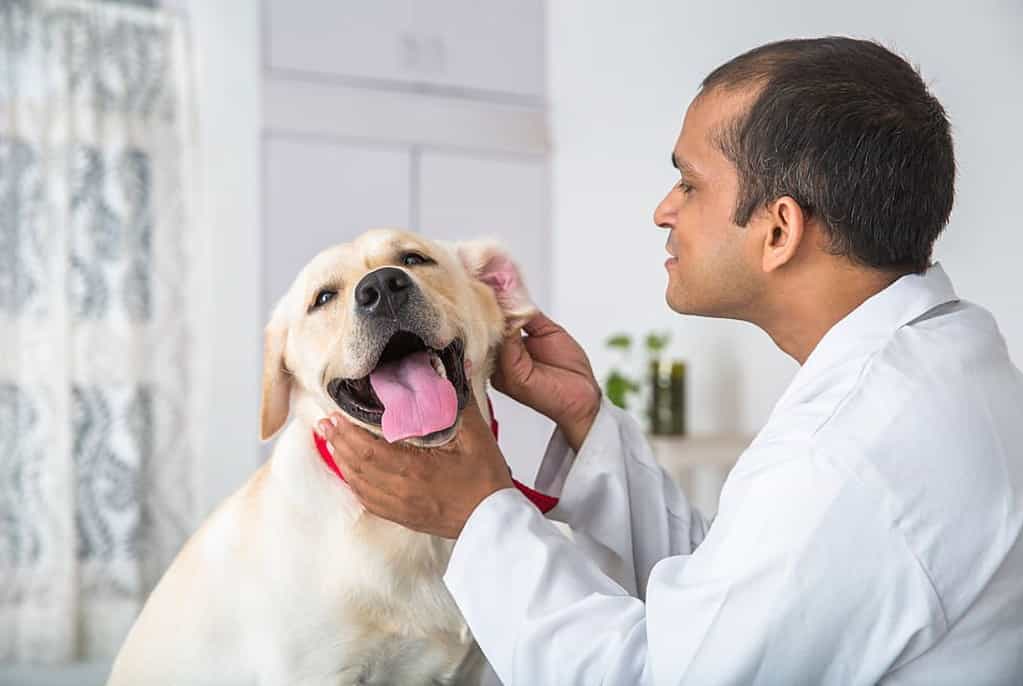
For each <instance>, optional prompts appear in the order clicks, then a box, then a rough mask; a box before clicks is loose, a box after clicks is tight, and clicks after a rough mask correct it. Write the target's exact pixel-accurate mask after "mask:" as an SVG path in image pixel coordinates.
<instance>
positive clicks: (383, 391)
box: [260, 230, 535, 446]
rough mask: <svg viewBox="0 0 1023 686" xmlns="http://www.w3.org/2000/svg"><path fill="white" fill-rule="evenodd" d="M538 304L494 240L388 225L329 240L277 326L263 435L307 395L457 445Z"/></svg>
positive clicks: (287, 299) (317, 406) (276, 317)
mask: <svg viewBox="0 0 1023 686" xmlns="http://www.w3.org/2000/svg"><path fill="white" fill-rule="evenodd" d="M533 312H535V308H534V307H533V304H532V302H531V301H530V299H529V295H528V293H527V292H526V289H525V286H524V285H523V283H522V279H521V276H520V274H519V271H518V269H517V268H516V266H515V264H514V263H513V262H512V261H511V259H510V258H509V257H508V255H507V254H506V253H505V252H504V251H503V250H502V249H501V248H499V247H498V246H497V245H496V244H494V243H490V242H467V243H457V244H446V243H439V242H436V241H430V240H427V239H425V238H423V237H422V236H418V235H415V234H412V233H408V232H405V231H397V230H376V231H370V232H368V233H366V234H363V235H362V236H360V237H359V238H358V239H356V240H355V241H353V242H351V243H346V244H343V245H338V246H334V247H332V248H328V249H327V250H324V251H323V252H321V253H320V254H319V255H317V256H316V257H315V258H313V260H312V261H311V262H310V263H309V264H308V265H306V267H305V268H304V269H303V270H302V271H301V273H300V274H299V275H298V278H296V280H295V282H294V283H293V284H292V286H291V288H290V289H289V290H288V292H287V294H286V295H285V296H284V297H283V298H282V299H281V301H280V302H279V303H278V305H277V307H276V309H275V310H274V313H273V316H272V318H271V321H270V324H269V325H268V326H267V328H266V348H265V358H264V369H263V402H262V420H261V430H260V433H261V436H262V438H263V439H267V438H269V437H270V436H272V435H273V434H275V433H276V432H277V431H278V430H279V429H280V428H281V426H283V425H284V423H285V421H286V420H287V418H288V414H289V409H290V407H291V404H292V403H293V402H297V401H299V400H301V401H302V402H303V405H304V406H306V407H308V408H309V410H308V414H309V415H313V414H318V416H321V417H322V416H325V415H326V414H327V413H328V412H330V411H333V410H335V409H340V411H341V412H343V413H344V414H345V415H347V416H348V417H349V418H350V419H352V420H354V421H355V422H356V423H358V424H360V425H362V426H363V427H365V428H367V429H369V430H370V431H373V432H375V433H378V434H381V435H384V436H385V437H386V438H387V439H388V440H390V441H395V440H408V441H409V442H411V443H413V444H416V445H422V446H435V445H441V444H443V443H446V442H447V441H449V440H451V438H452V437H453V436H454V434H455V431H456V429H457V423H458V417H459V415H460V414H461V411H462V409H464V408H465V406H466V403H467V402H468V400H469V397H470V393H471V392H472V391H473V390H475V393H476V394H481V393H482V391H483V388H484V386H483V384H484V383H485V380H486V378H487V377H488V376H489V374H490V371H491V366H492V363H493V352H494V350H496V346H497V344H498V343H499V342H500V340H501V338H502V337H503V335H504V334H505V333H507V332H509V331H511V330H514V329H516V328H518V327H520V326H521V325H522V324H523V323H525V321H527V320H528V319H529V317H530V316H532V314H533ZM477 401H480V402H484V401H483V400H482V399H481V398H477ZM309 419H310V421H315V419H316V417H312V416H310V417H309Z"/></svg>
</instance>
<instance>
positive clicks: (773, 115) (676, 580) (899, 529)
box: [323, 38, 1023, 686]
mask: <svg viewBox="0 0 1023 686" xmlns="http://www.w3.org/2000/svg"><path fill="white" fill-rule="evenodd" d="M672 161H673V164H674V165H675V166H676V167H677V168H678V170H679V172H680V174H681V176H680V179H679V182H678V184H677V185H676V186H675V187H674V188H672V189H671V191H670V192H669V193H668V195H667V196H666V197H665V198H664V200H663V201H662V202H661V204H660V205H659V206H658V208H657V210H656V212H655V214H654V221H655V223H656V224H657V225H658V226H660V227H662V228H665V229H667V230H669V232H670V233H669V236H668V242H667V249H668V252H669V253H670V254H671V259H669V260H668V262H667V264H666V267H667V272H668V286H667V301H668V304H669V305H670V306H671V308H672V309H673V310H675V311H677V312H680V313H684V314H697V315H704V316H714V317H729V318H734V319H742V320H746V321H749V322H752V323H754V324H756V325H758V326H760V327H761V328H762V329H764V330H765V331H766V332H767V333H768V334H769V335H770V336H771V337H772V339H773V340H774V341H775V343H776V344H777V345H778V346H779V347H780V348H781V349H782V350H784V351H785V352H786V353H788V354H789V355H791V356H792V357H793V358H795V359H796V360H797V361H798V362H799V363H800V364H801V369H800V370H799V372H798V373H797V374H796V377H795V379H794V380H793V381H792V384H791V385H790V386H789V388H788V389H787V390H786V392H785V393H784V395H783V396H782V398H781V399H780V400H779V401H778V404H777V406H776V407H775V409H774V411H773V413H772V414H771V417H770V419H769V420H768V422H767V425H766V426H765V427H764V428H763V430H762V431H761V432H760V434H759V435H758V436H757V438H756V439H755V440H754V441H753V444H752V445H751V446H750V447H749V449H747V450H746V451H745V452H744V453H743V455H742V456H741V457H740V459H739V461H738V463H737V464H736V466H735V468H734V470H733V471H732V473H731V474H730V475H729V477H728V480H727V482H726V484H725V486H724V489H723V491H722V494H721V500H720V506H719V511H718V515H717V517H716V519H715V520H714V522H713V526H711V524H710V522H708V521H707V520H705V519H704V518H703V517H701V516H700V514H699V513H698V512H696V511H694V510H692V509H691V508H690V506H689V505H688V503H687V501H686V499H685V497H684V496H683V495H682V494H681V493H680V492H679V491H678V490H677V488H675V487H674V485H673V484H672V483H671V482H670V481H669V480H668V479H667V478H666V477H665V475H664V473H663V472H662V471H661V470H660V469H658V467H657V466H656V464H655V462H654V461H653V459H652V458H651V455H650V452H649V450H648V448H647V446H646V445H645V444H644V441H643V436H642V433H641V431H640V430H639V428H638V427H637V426H636V425H635V424H634V423H633V422H632V421H630V420H629V418H628V417H627V416H626V415H624V414H623V413H621V412H619V411H617V410H615V409H614V408H613V407H611V406H610V405H609V404H608V403H607V402H602V401H601V400H600V394H599V388H598V386H597V384H596V382H595V381H594V379H593V375H592V372H591V370H590V367H589V364H588V362H587V360H586V356H585V354H584V353H583V351H582V350H581V349H580V348H579V347H578V345H576V344H575V342H574V341H573V340H572V339H571V338H570V337H569V336H568V334H566V333H565V332H564V331H563V330H562V329H560V328H559V327H558V326H557V325H556V324H555V323H553V322H551V321H550V320H549V319H547V318H545V317H543V316H538V317H537V318H536V319H534V320H533V321H532V322H531V323H530V324H529V325H527V326H526V333H527V334H528V336H527V337H525V338H524V339H521V340H519V339H518V338H517V337H516V338H515V339H511V340H509V341H508V342H507V343H506V345H505V346H504V347H503V349H502V352H501V356H500V362H499V367H500V368H499V371H498V373H497V375H496V377H495V379H494V381H495V385H496V387H497V388H498V389H499V390H501V391H503V392H505V393H507V394H509V395H510V396H511V397H513V398H515V399H516V400H518V401H520V402H522V403H525V404H526V405H529V406H530V407H533V408H535V409H536V410H538V411H540V412H542V413H544V414H545V415H547V416H548V417H550V418H551V419H553V420H554V421H555V422H556V423H557V424H558V427H559V430H558V432H557V433H556V434H555V436H554V437H553V439H552V442H551V444H550V447H549V449H548V451H547V454H546V456H545V457H544V460H543V463H542V464H541V466H540V471H539V476H538V480H537V485H538V487H539V488H540V489H542V490H546V491H548V492H552V493H554V494H557V495H560V497H561V502H560V504H559V505H558V507H557V508H556V509H555V510H554V511H553V513H552V514H553V515H554V516H555V517H556V518H558V519H561V520H563V521H565V522H566V523H568V524H569V525H571V527H572V528H573V530H574V532H575V539H576V540H575V541H574V542H569V541H567V540H566V539H565V538H564V537H563V536H562V535H561V534H560V533H559V532H557V531H556V530H555V528H554V526H553V525H552V524H551V523H550V522H548V521H547V520H546V519H545V518H544V517H543V516H542V515H541V514H540V513H539V512H538V511H537V510H536V508H534V507H533V506H532V505H531V504H530V503H529V502H528V501H527V500H526V499H525V498H523V497H522V496H521V495H520V494H519V493H518V492H517V491H516V490H515V489H514V488H511V482H510V480H509V478H508V474H507V469H506V468H505V466H504V459H503V457H502V455H501V453H500V451H499V450H498V448H497V446H496V444H495V442H494V440H493V438H492V437H491V436H490V434H489V429H488V427H487V426H486V425H485V424H484V423H483V422H482V420H481V418H480V417H479V414H478V412H476V411H475V410H473V409H470V410H469V411H467V413H466V416H465V417H464V421H463V426H462V429H461V431H460V434H459V436H458V437H457V439H456V440H455V441H453V442H452V443H451V444H449V446H446V447H445V448H443V449H440V450H439V451H436V453H429V452H423V451H419V450H411V449H406V448H402V447H397V446H388V445H387V444H386V443H384V442H383V441H380V440H378V439H374V438H373V437H371V436H369V435H368V434H367V433H365V432H363V431H362V430H361V429H357V428H355V427H353V426H351V425H349V424H347V423H345V422H341V423H340V424H339V426H337V427H336V428H335V427H334V426H333V425H331V424H330V423H329V422H327V423H325V425H324V426H323V430H324V431H325V432H326V433H327V434H328V436H329V438H330V439H331V440H332V442H333V445H334V448H335V450H336V452H337V458H338V462H339V463H340V464H341V468H342V470H343V471H344V472H345V473H346V474H349V475H351V477H350V479H349V481H350V483H351V485H352V487H353V488H354V489H355V491H356V493H357V494H358V495H359V497H360V498H361V499H362V500H363V502H364V503H365V504H366V506H367V508H368V509H370V510H371V511H373V512H375V513H376V514H379V515H381V516H384V517H388V518H390V519H392V520H395V521H399V522H401V523H403V524H405V525H407V526H410V527H412V528H415V529H419V530H422V531H427V532H430V533H434V534H439V535H445V536H448V537H451V538H457V542H456V544H455V549H454V554H453V557H452V559H451V562H450V565H449V567H448V571H447V574H446V576H445V581H446V583H447V584H448V587H449V589H450V590H451V593H452V594H453V596H454V598H455V600H456V601H457V602H458V605H459V607H460V608H461V609H462V611H463V614H464V615H465V617H466V620H467V621H468V623H469V626H470V627H471V628H472V630H473V632H474V634H475V635H476V638H477V640H478V641H479V643H480V646H481V647H482V649H483V652H484V653H485V654H486V655H487V657H488V658H489V660H490V662H491V664H492V665H493V666H494V668H495V670H496V671H497V673H498V675H499V676H500V677H501V679H502V680H503V681H504V682H505V683H506V684H529V685H531V686H532V685H538V684H558V685H565V684H640V683H643V684H646V683H656V684H667V683H672V684H675V683H685V684H701V685H706V684H825V683H826V684H871V683H877V682H881V683H886V684H965V683H969V684H1019V683H1023V583H1020V579H1021V578H1023V537H1021V529H1023V421H1021V419H1023V417H1021V411H1023V409H1021V408H1023V376H1021V374H1020V372H1019V371H1018V370H1017V369H1016V368H1015V367H1014V366H1013V365H1012V363H1011V361H1010V360H1009V358H1008V354H1007V351H1006V348H1005V344H1004V341H1003V340H1002V338H1001V335H1000V334H999V332H998V329H997V327H996V325H995V322H994V320H993V319H992V318H991V316H990V315H989V314H988V313H987V312H986V311H985V310H983V309H981V308H979V307H977V306H975V305H972V304H969V303H966V302H962V301H960V300H959V299H958V298H957V297H956V295H955V293H954V291H953V289H952V285H951V283H950V282H949V279H948V278H947V277H946V275H945V274H944V272H943V271H942V269H941V267H940V266H937V265H932V264H931V260H930V258H931V249H932V245H933V243H934V241H935V239H936V238H937V237H938V234H939V233H940V232H941V230H942V229H943V228H944V226H945V224H946V222H947V220H948V216H949V212H950V211H951V207H952V199H953V185H954V176H955V163H954V158H953V150H952V141H951V136H950V133H949V124H948V121H947V119H946V116H945V112H944V110H943V109H942V107H941V105H940V104H939V103H938V101H937V100H936V99H935V98H934V97H933V96H931V95H930V94H929V93H928V92H927V89H926V87H925V86H924V84H923V82H922V81H921V79H920V77H919V76H918V75H917V73H916V72H915V71H914V70H913V69H912V67H910V66H909V65H908V64H907V63H906V62H905V61H903V60H902V59H901V58H899V57H897V56H896V55H894V54H892V53H891V52H889V51H887V50H885V49H884V48H882V47H880V46H878V45H876V44H874V43H870V42H865V41H857V40H852V39H846V38H825V39H819V40H796V41H784V42H780V43H774V44H770V45H766V46H763V47H760V48H757V49H755V50H752V51H751V52H748V53H746V54H744V55H741V56H739V57H737V58H735V59H733V60H732V61H730V62H728V63H727V64H725V65H723V66H721V67H719V68H718V69H716V70H715V71H714V72H712V73H711V74H710V75H709V76H708V77H707V78H706V80H705V81H704V83H703V86H702V89H701V92H700V93H699V95H698V96H697V97H696V99H695V100H694V101H693V102H692V104H691V106H690V107H689V110H688V112H687V113H686V117H685V121H684V123H683V126H682V131H681V133H680V135H679V137H678V140H677V142H676V144H675V148H674V151H673V153H672ZM424 460H426V461H427V462H426V466H425V467H423V461H424ZM417 464H418V465H419V468H415V469H413V470H412V473H413V474H415V475H416V477H417V478H415V479H413V478H410V477H409V476H408V475H407V474H408V473H409V469H408V467H409V466H410V465H417ZM612 576H613V579H612Z"/></svg>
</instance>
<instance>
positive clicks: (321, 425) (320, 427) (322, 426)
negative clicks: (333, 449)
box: [316, 419, 334, 438]
mask: <svg viewBox="0 0 1023 686" xmlns="http://www.w3.org/2000/svg"><path fill="white" fill-rule="evenodd" d="M316 430H317V431H318V432H319V434H320V435H321V436H323V437H324V438H326V437H327V436H329V435H330V434H331V432H333V431H334V425H333V424H331V423H330V422H329V421H328V420H326V419H321V420H320V421H319V422H317V424H316Z"/></svg>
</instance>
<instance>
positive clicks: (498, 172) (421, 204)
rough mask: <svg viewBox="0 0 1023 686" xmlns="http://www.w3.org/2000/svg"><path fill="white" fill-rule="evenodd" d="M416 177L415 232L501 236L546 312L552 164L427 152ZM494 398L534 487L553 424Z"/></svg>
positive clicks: (505, 437)
mask: <svg viewBox="0 0 1023 686" xmlns="http://www.w3.org/2000/svg"><path fill="white" fill-rule="evenodd" d="M417 176H418V178H419V187H418V193H417V195H418V216H419V226H418V227H417V229H418V230H420V231H421V232H422V233H424V234H426V235H427V236H430V237H431V238H440V239H444V240H466V239H474V238H484V237H488V236H489V237H494V238H497V239H499V240H500V241H501V242H502V243H503V244H504V245H505V246H506V247H507V248H508V250H509V252H510V253H511V255H512V257H513V258H514V259H515V261H516V262H518V264H519V265H520V267H521V268H522V270H523V272H524V278H525V280H526V284H527V286H528V288H529V291H530V294H531V295H532V296H533V300H534V301H535V302H536V303H537V304H538V305H539V306H540V307H541V308H544V307H547V306H548V304H549V302H550V298H549V288H550V282H551V279H550V253H551V248H552V244H551V240H550V226H549V223H550V218H549V211H548V205H549V203H548V182H547V177H548V174H547V165H546V163H545V162H544V161H543V160H542V159H521V158H501V159H498V158H494V159H484V158H477V157H472V156H469V155H456V154H447V153H438V152H426V153H424V154H423V155H422V156H421V158H420V160H419V165H418V174H417ZM491 397H492V399H493V402H494V408H495V413H496V415H497V418H498V421H499V422H500V424H501V438H500V443H501V448H502V450H503V451H504V454H505V457H507V459H508V462H509V464H511V466H512V469H513V471H514V473H515V475H516V476H517V477H518V478H519V479H520V480H521V481H524V482H526V483H532V482H533V478H534V476H535V472H536V468H537V467H538V466H539V460H540V458H541V456H542V454H543V450H544V447H545V446H546V444H547V439H548V438H549V436H550V432H551V428H552V425H551V423H550V422H549V421H548V420H546V419H545V418H543V417H541V416H540V415H538V414H536V413H535V412H533V411H532V410H528V409H526V408H524V407H522V406H520V405H518V404H517V403H515V402H514V401H512V400H510V399H508V398H506V397H504V396H502V395H500V394H499V393H497V392H496V391H492V392H491Z"/></svg>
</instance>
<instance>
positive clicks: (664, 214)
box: [654, 191, 677, 229]
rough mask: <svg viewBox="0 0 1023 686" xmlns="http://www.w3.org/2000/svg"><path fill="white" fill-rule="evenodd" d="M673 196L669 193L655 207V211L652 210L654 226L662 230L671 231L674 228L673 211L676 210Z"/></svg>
mask: <svg viewBox="0 0 1023 686" xmlns="http://www.w3.org/2000/svg"><path fill="white" fill-rule="evenodd" d="M673 195H674V194H673V193H671V192H670V191H669V193H668V194H667V195H666V196H664V199H663V200H661V202H660V204H658V205H657V209H655V210H654V224H656V225H657V226H659V227H661V228H662V229H672V228H674V227H675V211H676V209H677V208H676V207H675V202H674V200H673V197H672V196H673Z"/></svg>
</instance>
